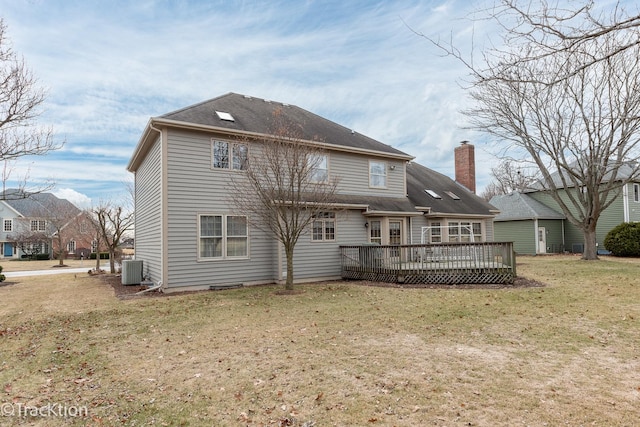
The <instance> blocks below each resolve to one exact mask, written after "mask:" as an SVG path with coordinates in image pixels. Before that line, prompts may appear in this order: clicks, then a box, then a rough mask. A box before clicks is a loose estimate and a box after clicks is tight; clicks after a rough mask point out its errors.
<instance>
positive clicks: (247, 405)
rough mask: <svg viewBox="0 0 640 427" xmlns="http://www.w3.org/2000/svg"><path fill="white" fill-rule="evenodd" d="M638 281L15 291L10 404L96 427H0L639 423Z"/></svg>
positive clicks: (6, 390) (544, 263)
mask: <svg viewBox="0 0 640 427" xmlns="http://www.w3.org/2000/svg"><path fill="white" fill-rule="evenodd" d="M638 267H640V261H637V260H636V261H635V262H629V261H628V260H625V261H618V260H614V259H607V260H602V261H599V262H584V261H580V260H579V259H577V258H574V257H537V258H521V265H519V273H520V274H522V275H524V276H527V277H531V278H536V279H538V280H541V281H543V282H546V283H548V286H546V287H543V288H513V289H397V288H385V287H369V286H361V285H359V284H358V283H357V282H351V283H345V282H337V283H325V284H315V285H304V286H299V287H298V289H300V290H301V291H302V292H300V293H299V294H296V295H275V294H276V292H277V291H278V290H279V288H278V287H272V286H266V287H256V288H245V289H236V290H229V291H222V292H203V293H195V294H189V295H180V296H172V297H166V298H139V299H132V300H126V301H120V300H117V299H116V298H115V297H114V296H113V291H112V290H111V289H110V288H109V287H107V286H106V285H105V284H104V283H103V282H102V280H101V279H100V278H96V277H85V276H84V275H83V276H82V277H80V275H78V276H77V277H74V276H73V275H63V276H56V277H54V276H49V277H46V278H37V277H33V278H25V279H24V280H23V281H22V282H20V283H16V284H15V285H12V286H8V287H3V288H0V300H2V301H3V303H4V302H5V301H7V302H8V303H7V304H3V306H2V308H1V309H0V340H1V342H0V345H1V347H0V348H2V352H1V353H0V357H1V360H0V387H1V388H0V392H2V393H3V399H1V400H2V401H3V402H22V403H24V404H29V405H42V404H46V403H47V402H59V403H67V404H69V405H86V406H87V407H88V412H89V417H88V418H83V419H73V418H68V419H65V420H63V419H53V418H48V419H38V418H33V417H31V418H28V419H18V418H15V417H13V418H11V417H5V419H3V421H7V422H9V423H13V424H20V423H22V422H25V423H26V422H29V423H33V424H35V425H63V424H65V425H67V424H71V425H73V424H74V423H75V425H116V424H117V425H171V426H173V425H221V426H225V425H230V426H236V425H252V426H253V425H255V426H260V425H274V426H277V425H294V426H303V425H306V426H311V425H316V426H325V425H338V426H345V425H398V426H400V425H403V426H415V425H436V426H452V425H475V426H478V425H480V426H495V425H509V426H512V425H534V426H537V425H561V424H562V425H592V424H593V425H634V423H636V422H637V417H638V409H637V408H638V405H639V404H640V377H639V376H638V372H640V360H639V359H638V353H639V352H638V350H640V349H639V348H638V347H639V345H640V343H639V341H638V339H637V331H638V326H639V325H638V319H639V318H640V286H639V285H640V279H637V270H638ZM58 277H60V279H59V280H57V278H58ZM43 280H46V281H48V282H47V283H48V284H45V283H43V282H42V281H43ZM37 298H39V299H37ZM53 300H55V301H56V302H52V301H53Z"/></svg>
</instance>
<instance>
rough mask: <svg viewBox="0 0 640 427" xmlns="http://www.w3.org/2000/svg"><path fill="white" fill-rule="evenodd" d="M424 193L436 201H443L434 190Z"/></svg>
mask: <svg viewBox="0 0 640 427" xmlns="http://www.w3.org/2000/svg"><path fill="white" fill-rule="evenodd" d="M424 192H425V193H427V194H428V195H430V196H431V197H433V198H434V199H442V197H440V195H439V194H438V193H436V192H435V191H433V190H424Z"/></svg>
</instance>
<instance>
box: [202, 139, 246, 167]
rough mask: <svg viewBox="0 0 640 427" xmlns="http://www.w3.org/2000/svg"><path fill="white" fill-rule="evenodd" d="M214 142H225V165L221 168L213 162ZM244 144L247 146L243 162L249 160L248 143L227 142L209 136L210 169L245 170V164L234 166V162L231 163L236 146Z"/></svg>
mask: <svg viewBox="0 0 640 427" xmlns="http://www.w3.org/2000/svg"><path fill="white" fill-rule="evenodd" d="M216 142H221V143H224V144H227V151H228V152H227V167H225V168H222V167H216V166H214V164H215V162H214V160H215V149H214V146H215V144H216ZM242 145H244V146H245V147H246V148H247V157H246V159H245V162H248V161H249V145H248V144H246V143H242V142H229V141H225V140H222V139H216V138H211V161H210V163H209V165H210V167H211V169H212V170H216V171H219V170H224V171H244V170H246V166H245V167H244V168H243V167H240V168H235V167H234V164H233V159H234V156H233V155H234V152H235V150H236V149H237V147H240V146H242Z"/></svg>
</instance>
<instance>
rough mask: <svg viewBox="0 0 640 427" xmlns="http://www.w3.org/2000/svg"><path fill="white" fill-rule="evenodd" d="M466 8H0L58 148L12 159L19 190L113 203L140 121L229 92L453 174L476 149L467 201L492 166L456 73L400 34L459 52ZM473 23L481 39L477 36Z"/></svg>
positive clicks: (35, 4)
mask: <svg viewBox="0 0 640 427" xmlns="http://www.w3.org/2000/svg"><path fill="white" fill-rule="evenodd" d="M477 6H478V4H477V3H475V4H474V3H472V2H469V1H466V0H459V1H456V0H449V1H447V0H441V1H429V0H428V1H425V0H394V1H372V0H360V1H358V0H354V1H345V0H341V1H311V0H309V1H298V0H291V1H277V0H275V1H213V0H212V1H186V0H185V1H178V0H175V1H154V0H139V1H133V2H132V1H108V2H105V1H91V0H79V1H72V0H65V1H62V0H58V1H56V0H0V17H2V18H3V19H4V21H5V24H6V25H7V27H8V28H7V32H8V37H9V38H10V41H11V43H12V46H13V49H14V50H15V51H16V52H18V53H19V54H21V55H22V56H23V57H24V59H25V61H26V62H27V64H28V66H29V67H30V68H31V69H32V71H33V72H34V73H35V75H36V76H37V77H38V79H39V81H40V83H41V84H42V85H43V86H44V87H46V88H47V89H48V93H49V95H48V98H47V101H46V105H45V109H46V111H45V113H44V114H43V116H42V117H41V123H43V124H51V125H53V127H54V130H55V132H56V133H57V135H58V137H59V138H61V139H65V140H66V145H65V146H64V148H63V149H62V150H60V151H57V152H54V153H52V154H50V155H47V156H45V157H30V158H28V159H22V160H21V161H20V162H19V163H18V164H17V166H16V168H17V169H18V170H19V171H20V170H24V169H25V168H29V170H30V172H29V176H30V178H31V180H32V181H37V180H44V179H47V178H53V179H54V180H55V181H56V183H57V186H56V188H55V190H54V193H56V194H58V195H59V196H62V197H66V198H69V200H71V201H73V202H74V203H76V204H78V205H81V206H87V205H89V204H91V203H94V204H95V203H98V202H99V201H101V200H113V199H116V200H117V199H118V198H120V197H122V196H123V195H124V194H125V188H124V185H123V183H124V182H126V181H131V180H132V179H133V176H132V175H131V174H130V173H128V172H127V171H126V165H127V163H128V160H129V158H130V156H131V154H132V152H133V150H134V148H135V146H136V144H137V142H138V139H139V137H140V135H141V133H142V131H143V129H144V127H145V124H146V123H147V121H148V119H149V118H150V117H152V116H158V115H161V114H164V113H167V112H170V111H173V110H176V109H179V108H182V107H185V106H188V105H191V104H194V103H197V102H200V101H203V100H206V99H210V98H214V97H216V96H219V95H222V94H225V93H228V92H236V93H241V94H246V95H251V96H254V97H260V98H266V99H271V100H275V101H280V102H284V103H289V104H295V105H298V106H299V107H302V108H305V109H307V110H310V111H312V112H314V113H316V114H319V115H321V116H324V117H326V118H328V119H330V120H333V121H335V122H338V123H340V124H342V125H344V126H347V127H349V128H352V129H354V130H356V131H358V132H360V133H363V134H365V135H368V136H370V137H372V138H375V139H377V140H379V141H382V142H384V143H386V144H389V145H392V146H394V147H396V148H398V149H400V150H403V151H405V152H407V153H409V154H411V155H413V156H415V157H416V161H418V162H419V163H421V164H423V165H425V166H427V167H430V168H432V169H435V170H437V171H438V172H441V173H444V174H446V175H449V176H451V177H453V174H454V167H453V150H454V148H455V147H456V146H458V145H459V143H460V141H462V140H470V141H472V142H474V144H475V145H476V168H477V182H478V192H480V191H481V190H482V188H483V187H484V186H485V185H486V184H487V183H488V182H489V181H490V177H489V170H490V166H491V165H492V164H495V163H496V162H497V161H496V160H495V159H494V158H493V156H492V155H491V153H490V150H489V149H488V147H485V144H483V143H482V137H481V136H480V135H477V134H473V133H471V132H470V131H468V130H464V129H462V128H461V126H462V125H463V124H464V117H463V116H462V115H460V114H459V110H460V109H461V108H464V107H465V104H466V102H467V98H466V96H465V93H464V91H463V90H461V89H460V87H459V85H458V81H459V80H460V79H463V78H464V77H465V75H466V72H465V70H464V69H463V68H461V66H460V65H459V64H457V63H456V62H455V61H454V60H452V59H449V58H444V57H442V56H441V55H440V54H439V53H438V51H437V50H436V49H434V48H433V47H432V46H431V45H430V44H429V43H428V42H427V41H426V40H425V39H424V38H421V37H419V36H417V35H416V34H415V33H414V32H412V31H411V30H410V29H409V28H408V26H410V27H411V28H413V29H415V30H416V31H418V32H422V33H425V34H428V35H433V36H436V35H441V36H443V37H446V38H448V37H450V36H451V37H453V38H454V39H455V40H456V41H457V42H458V43H459V45H460V46H463V47H464V46H468V45H469V44H470V42H471V38H472V28H473V26H472V24H471V23H470V21H468V20H466V19H464V18H465V16H466V15H467V13H469V12H470V11H471V10H472V8H474V7H477ZM482 25H483V24H482V23H480V24H478V23H476V24H475V27H474V31H473V37H475V38H476V44H478V43H482V38H483V37H484V36H483V34H484V31H486V30H485V29H483V28H482Z"/></svg>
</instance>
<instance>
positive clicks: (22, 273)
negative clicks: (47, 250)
mask: <svg viewBox="0 0 640 427" xmlns="http://www.w3.org/2000/svg"><path fill="white" fill-rule="evenodd" d="M90 269H91V267H82V268H65V267H60V268H50V269H48V270H31V271H7V272H6V273H2V274H4V276H5V277H6V278H7V279H8V278H10V277H25V276H48V275H50V274H68V273H86V272H88V271H89V270H90Z"/></svg>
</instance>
